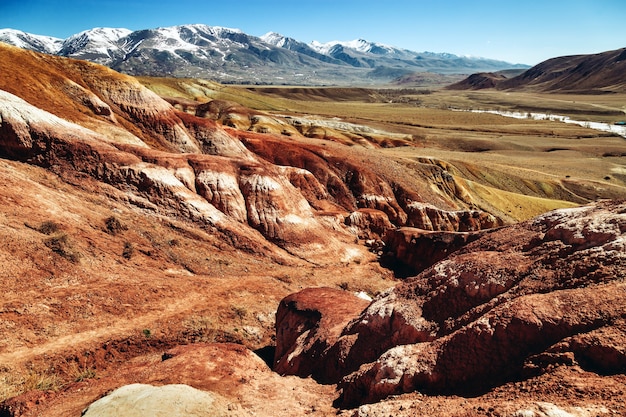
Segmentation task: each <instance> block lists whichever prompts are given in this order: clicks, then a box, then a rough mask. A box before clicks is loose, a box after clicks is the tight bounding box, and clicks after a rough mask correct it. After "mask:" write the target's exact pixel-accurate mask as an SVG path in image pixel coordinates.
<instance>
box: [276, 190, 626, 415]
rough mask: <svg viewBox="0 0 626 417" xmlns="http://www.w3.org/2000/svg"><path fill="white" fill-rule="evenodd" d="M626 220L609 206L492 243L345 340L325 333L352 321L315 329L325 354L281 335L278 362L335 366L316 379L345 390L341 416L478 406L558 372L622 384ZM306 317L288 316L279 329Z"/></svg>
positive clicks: (521, 227) (448, 263)
mask: <svg viewBox="0 0 626 417" xmlns="http://www.w3.org/2000/svg"><path fill="white" fill-rule="evenodd" d="M624 213H626V203H624V202H619V201H616V202H613V201H607V202H602V203H597V204H594V205H591V206H586V207H581V208H576V209H562V210H557V211H554V212H551V213H548V214H545V215H543V216H539V217H537V218H535V219H533V220H530V221H527V222H523V223H520V224H517V225H514V226H508V227H505V228H502V229H500V230H497V231H492V232H490V233H486V234H484V235H483V236H481V237H479V238H478V239H477V240H475V241H474V242H472V243H468V244H466V245H464V246H463V247H462V248H461V249H460V250H458V251H457V252H455V253H453V254H452V255H450V256H448V257H447V258H445V259H444V260H442V261H440V262H438V263H436V264H435V265H433V266H431V267H430V268H427V269H425V270H424V271H423V272H422V273H421V274H419V275H417V276H415V277H413V278H410V279H407V280H406V281H405V282H403V283H401V284H399V285H398V286H396V287H395V288H393V289H391V290H390V291H388V292H387V293H385V294H382V295H381V296H379V297H378V298H377V299H375V300H374V301H373V302H372V303H371V304H370V305H369V306H368V307H367V308H366V309H365V310H363V312H361V314H359V315H358V316H354V318H353V319H352V320H351V321H350V322H349V323H348V324H347V325H343V330H341V335H340V336H339V337H338V338H337V337H336V336H333V337H327V336H325V334H326V332H325V331H324V329H326V328H328V327H331V326H333V325H339V326H341V325H342V323H345V322H346V320H347V318H346V317H342V318H341V320H340V321H337V322H334V323H323V322H321V321H320V322H319V323H318V324H316V323H312V324H309V325H308V326H307V327H306V328H307V329H313V330H307V340H308V339H311V338H313V339H315V338H319V339H320V340H319V342H318V345H320V346H324V344H326V345H327V347H326V348H325V349H323V350H321V351H315V352H314V354H313V353H311V351H310V349H309V350H308V349H306V346H309V345H310V343H306V344H304V345H303V344H301V343H300V342H301V341H302V339H301V338H299V336H300V334H302V333H299V332H298V331H297V330H296V333H295V334H294V333H290V332H286V333H285V332H284V331H283V332H281V333H279V334H282V335H283V337H282V338H278V339H277V352H285V351H291V352H298V354H291V355H290V356H289V357H288V360H289V361H291V362H292V363H294V364H298V366H295V367H294V368H292V369H289V368H285V367H284V366H283V367H282V368H281V369H283V370H287V369H289V372H286V373H289V374H298V372H299V369H306V368H307V367H310V366H312V364H311V363H310V362H311V361H312V362H315V363H320V362H322V363H324V362H328V363H335V364H338V366H337V368H335V369H333V368H325V369H329V370H328V371H327V372H326V373H324V372H322V374H321V375H320V374H319V371H318V373H317V374H314V375H317V377H318V378H319V379H320V380H330V381H337V382H339V388H340V389H341V397H340V400H339V402H340V403H341V404H343V405H344V406H354V405H358V404H363V403H369V402H376V401H379V400H381V399H383V398H385V397H388V396H390V395H397V394H400V393H406V392H412V391H420V392H423V393H428V394H456V395H468V394H469V395H476V394H480V393H484V392H487V391H488V390H490V389H493V388H494V387H496V386H498V385H501V384H503V383H506V382H508V381H518V380H524V379H527V378H530V377H532V376H536V375H539V374H542V373H544V372H547V371H548V370H550V369H552V368H554V367H555V366H579V367H581V368H583V369H587V370H590V371H593V372H597V373H600V374H609V375H613V374H623V372H624V370H625V369H626V355H625V352H624V350H623V348H622V347H621V343H622V342H620V341H623V338H624V334H625V333H624V314H623V312H624V307H625V306H624V300H625V298H624V294H625V293H624V291H625V288H626V287H624V278H625V276H624V271H625V270H626V268H625V266H626V265H625V262H626V255H625V254H626V247H625V246H624V242H625V240H624V233H625V231H626V217H625V215H624ZM315 296H316V294H315V293H314V292H313V293H312V294H311V293H301V294H297V295H292V296H290V298H289V299H290V300H294V301H292V303H293V302H297V303H298V305H299V304H300V303H304V302H306V301H305V300H309V299H311V297H315ZM346 297H347V296H346ZM348 298H349V297H348ZM346 300H347V299H346ZM346 302H347V301H346ZM293 305H296V304H293ZM329 308H331V307H330V306H328V305H327V304H326V303H324V302H323V301H320V304H319V306H318V307H316V306H315V304H313V305H311V306H310V307H309V309H312V310H317V311H324V310H323V309H329ZM298 314H300V313H298V311H297V310H294V309H293V308H292V311H290V312H283V313H282V314H281V315H280V318H282V320H277V329H283V328H284V327H283V322H288V321H289V320H291V319H290V317H291V315H296V316H297V315H298ZM322 317H325V316H322ZM326 317H327V316H326ZM315 329H319V334H316V333H315V332H316V330H315ZM294 345H295V346H294ZM276 360H277V362H280V361H283V360H285V359H283V357H281V356H280V355H277V358H276ZM337 370H339V372H337Z"/></svg>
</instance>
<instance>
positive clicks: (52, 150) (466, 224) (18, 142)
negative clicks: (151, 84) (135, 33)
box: [0, 46, 498, 263]
mask: <svg viewBox="0 0 626 417" xmlns="http://www.w3.org/2000/svg"><path fill="white" fill-rule="evenodd" d="M0 53H2V54H3V57H4V58H6V59H3V60H2V62H3V64H2V65H1V67H2V68H0V69H2V70H3V71H4V70H6V71H7V72H8V71H12V70H20V71H23V72H24V75H23V76H22V77H20V78H18V79H17V80H16V82H14V83H6V82H4V83H3V81H2V80H0V91H1V92H2V101H1V104H0V115H1V117H2V125H1V126H0V152H1V153H2V154H3V155H4V156H6V157H9V158H13V159H18V160H21V161H25V162H29V163H33V164H37V165H39V166H43V167H50V168H51V169H52V170H53V171H54V172H56V173H59V174H60V175H64V176H72V175H78V174H79V175H84V174H86V175H88V176H89V177H91V178H93V179H95V180H97V181H102V182H104V183H106V184H109V185H112V186H114V187H116V188H119V189H122V190H124V191H128V192H129V193H130V194H131V195H132V198H131V200H132V201H134V202H136V203H138V204H140V205H141V206H142V207H145V208H149V209H150V210H153V211H156V212H159V213H162V214H165V215H171V216H183V217H186V218H188V219H190V220H192V221H194V222H196V223H198V224H200V225H202V226H203V227H209V228H215V229H217V230H218V231H219V232H220V233H223V234H224V235H225V236H226V239H227V240H228V241H230V242H231V243H235V244H236V246H238V247H240V248H243V249H246V250H253V251H257V250H259V249H258V248H267V249H268V254H270V253H271V254H272V255H271V256H279V254H281V253H282V254H283V255H284V254H285V252H283V251H286V253H288V254H291V255H296V256H297V257H300V258H303V257H309V256H314V257H315V258H316V259H313V258H310V260H312V261H313V262H324V263H328V262H345V261H348V260H350V259H356V258H359V257H360V254H365V253H366V249H365V248H364V247H362V246H361V247H360V248H359V249H354V248H352V249H350V250H348V249H347V248H346V243H348V242H354V241H355V237H361V238H365V239H380V238H381V237H382V236H383V235H384V234H385V232H386V231H387V230H391V229H394V228H396V227H399V226H405V225H419V227H422V228H425V229H427V230H454V231H457V230H478V229H484V228H489V227H492V226H493V225H494V224H496V223H497V222H498V221H497V220H495V219H493V218H492V216H490V215H488V214H486V213H479V212H473V211H466V210H459V211H454V210H449V208H452V207H454V206H455V205H456V204H455V203H454V202H453V201H452V200H454V199H455V198H456V197H454V196H449V197H447V196H442V195H440V194H438V193H435V194H433V196H435V195H436V200H437V202H438V203H440V204H441V205H442V206H444V207H445V208H437V207H436V206H435V205H432V204H427V205H426V204H425V203H423V202H422V201H423V200H424V199H425V198H430V194H429V195H428V196H423V195H421V194H420V192H419V190H427V189H429V187H428V186H427V185H425V184H421V183H419V182H407V183H406V184H405V185H399V184H398V183H396V182H395V180H394V181H392V180H390V179H389V178H388V177H387V176H386V175H383V174H382V172H378V170H379V169H380V167H381V166H378V168H376V166H374V167H368V166H361V164H360V163H359V159H358V158H360V157H359V156H358V155H354V156H353V155H351V153H349V152H345V150H341V149H340V148H335V149H333V150H330V151H329V150H326V149H323V146H321V145H319V144H311V143H304V142H302V143H300V142H297V141H287V140H286V138H289V136H287V135H286V133H289V134H294V135H298V132H297V131H295V130H293V131H290V132H286V133H285V132H281V133H283V134H281V135H279V134H274V135H272V134H259V133H257V132H259V131H260V130H259V129H256V128H253V127H254V126H257V127H259V126H262V125H263V126H264V125H267V124H268V123H269V122H270V121H271V120H270V119H272V117H273V116H269V115H262V114H259V113H258V112H253V111H250V110H248V109H245V108H244V107H242V106H238V105H236V104H233V103H228V102H220V101H215V102H209V103H206V104H201V105H197V106H195V113H196V114H197V115H198V116H201V117H198V116H196V115H194V114H190V113H188V112H186V111H181V110H178V109H177V108H176V107H174V106H173V105H172V104H171V103H170V102H172V103H174V104H177V103H176V102H175V100H170V102H168V101H166V100H164V99H162V98H160V97H159V96H157V95H156V94H155V93H153V92H152V91H150V90H148V89H147V88H145V87H144V86H143V85H142V84H140V83H139V82H138V81H137V80H136V79H134V78H132V77H129V76H125V75H121V74H118V73H116V72H115V71H112V70H110V69H108V68H104V67H101V66H98V65H95V64H91V63H86V62H81V61H74V60H68V59H60V58H56V57H51V56H46V55H38V54H34V53H29V52H25V51H21V50H19V49H17V48H12V47H8V46H3V47H2V48H1V49H0ZM37 83H39V84H41V85H42V88H41V89H39V90H35V89H33V88H32V85H33V84H37ZM1 89H5V90H4V91H2V90H1ZM35 104H36V105H35ZM187 110H189V109H187ZM233 114H240V115H241V117H243V118H245V119H246V120H247V123H251V125H250V126H248V127H246V126H244V125H241V126H240V125H238V124H237V123H234V124H232V125H233V126H235V127H236V128H237V129H231V128H225V127H223V126H222V125H219V124H217V123H216V120H220V121H221V122H222V123H225V120H222V119H224V118H225V117H226V116H228V115H233ZM279 124H280V123H279ZM338 152H339V153H338ZM430 169H435V168H430ZM412 187H417V188H416V189H413V188H412ZM418 188H419V190H418ZM263 250H265V249H263ZM280 256H282V255H280Z"/></svg>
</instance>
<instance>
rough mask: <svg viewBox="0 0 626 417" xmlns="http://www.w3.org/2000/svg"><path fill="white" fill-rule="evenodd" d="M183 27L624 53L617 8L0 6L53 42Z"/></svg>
mask: <svg viewBox="0 0 626 417" xmlns="http://www.w3.org/2000/svg"><path fill="white" fill-rule="evenodd" d="M186 23H203V24H207V25H210V26H224V27H230V28H238V29H241V30H243V31H244V32H246V33H248V34H251V35H256V36H260V35H263V34H264V33H266V32H269V31H274V32H279V33H281V34H283V35H286V36H290V37H293V38H296V39H298V40H300V41H303V42H310V41H313V40H317V41H320V42H327V41H331V40H353V39H357V38H363V39H367V40H371V41H376V42H380V43H385V44H388V45H393V46H397V47H401V48H406V49H411V50H413V51H418V52H421V51H431V52H451V53H454V54H458V55H473V56H482V57H486V58H494V59H501V60H505V61H509V62H512V63H524V64H530V65H534V64H537V63H539V62H541V61H543V60H545V59H548V58H552V57H556V56H562V55H573V54H588V53H595V52H603V51H607V50H612V49H618V48H623V47H626V1H624V0H542V1H537V0H516V1H510V0H499V1H493V0H473V1H472V0H406V1H402V0H359V1H356V0H317V1H307V0H290V1H281V0H266V1H260V0H257V1H251V0H219V1H215V0H200V1H198V0H177V1H159V0H99V1H91V0H80V1H77V0H0V28H13V29H19V30H23V31H25V32H30V33H35V34H39V35H50V36H56V37H60V38H65V37H68V36H69V35H72V34H74V33H78V32H80V31H82V30H86V29H90V28H93V27H124V28H128V29H131V30H137V29H149V28H155V27H160V26H173V25H180V24H186Z"/></svg>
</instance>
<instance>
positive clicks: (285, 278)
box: [274, 274, 293, 284]
mask: <svg viewBox="0 0 626 417" xmlns="http://www.w3.org/2000/svg"><path fill="white" fill-rule="evenodd" d="M274 278H276V279H277V280H279V281H280V282H284V283H285V284H291V283H292V282H293V280H292V279H291V275H289V274H282V275H275V276H274Z"/></svg>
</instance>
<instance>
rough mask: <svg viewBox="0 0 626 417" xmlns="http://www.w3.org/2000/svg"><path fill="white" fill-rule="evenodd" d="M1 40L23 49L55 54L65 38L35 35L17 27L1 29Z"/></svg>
mask: <svg viewBox="0 0 626 417" xmlns="http://www.w3.org/2000/svg"><path fill="white" fill-rule="evenodd" d="M0 41H2V42H6V43H8V44H11V45H14V46H17V47H19V48H23V49H33V50H36V51H39V52H44V53H47V54H55V53H57V52H58V51H59V49H60V48H61V45H62V43H63V39H60V38H55V37H52V36H43V35H33V34H31V33H26V32H22V31H21V30H16V29H0Z"/></svg>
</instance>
